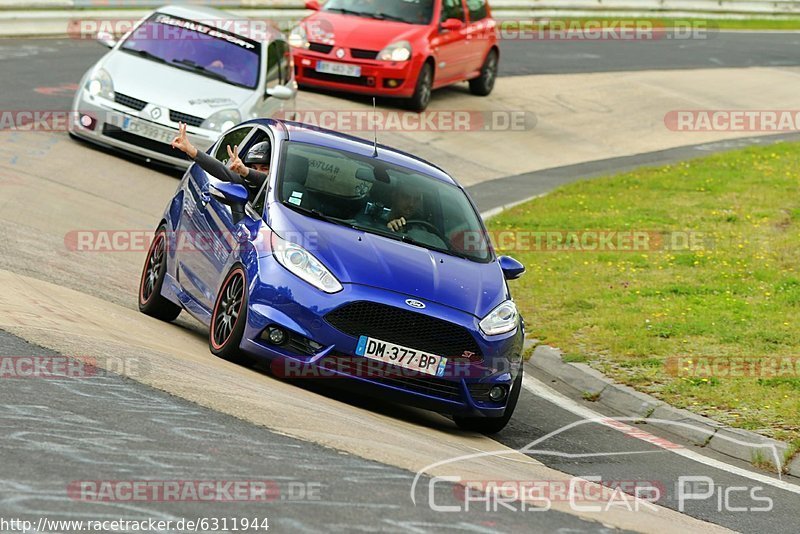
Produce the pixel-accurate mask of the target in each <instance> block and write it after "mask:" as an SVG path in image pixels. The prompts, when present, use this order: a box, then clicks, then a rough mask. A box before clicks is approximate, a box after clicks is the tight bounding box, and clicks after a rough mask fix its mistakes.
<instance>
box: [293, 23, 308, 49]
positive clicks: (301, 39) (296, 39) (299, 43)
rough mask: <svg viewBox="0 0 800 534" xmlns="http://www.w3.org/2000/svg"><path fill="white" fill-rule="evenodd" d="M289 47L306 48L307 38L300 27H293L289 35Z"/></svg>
mask: <svg viewBox="0 0 800 534" xmlns="http://www.w3.org/2000/svg"><path fill="white" fill-rule="evenodd" d="M288 41H289V46H293V47H294V48H308V37H307V36H306V30H305V28H303V27H302V26H295V27H294V28H293V29H292V31H291V33H290V34H289V39H288Z"/></svg>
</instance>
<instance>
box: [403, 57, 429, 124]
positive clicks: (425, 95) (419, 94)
mask: <svg viewBox="0 0 800 534" xmlns="http://www.w3.org/2000/svg"><path fill="white" fill-rule="evenodd" d="M432 91H433V67H432V66H431V64H430V63H425V64H424V65H423V66H422V68H421V69H420V71H419V77H418V78H417V85H416V87H415V89H414V96H412V97H411V98H409V99H408V102H407V105H406V107H408V109H409V110H411V111H416V112H418V113H419V112H422V111H425V108H427V107H428V104H429V103H430V101H431V92H432Z"/></svg>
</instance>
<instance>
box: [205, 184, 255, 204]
mask: <svg viewBox="0 0 800 534" xmlns="http://www.w3.org/2000/svg"><path fill="white" fill-rule="evenodd" d="M211 196H213V197H214V198H216V199H217V200H219V201H220V202H222V203H223V204H225V205H227V206H244V205H245V204H247V199H248V196H247V188H246V187H245V186H243V185H242V184H232V183H230V182H222V183H218V184H211Z"/></svg>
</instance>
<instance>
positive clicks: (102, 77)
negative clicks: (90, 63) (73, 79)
mask: <svg viewBox="0 0 800 534" xmlns="http://www.w3.org/2000/svg"><path fill="white" fill-rule="evenodd" d="M85 89H86V92H88V93H89V94H90V95H92V96H101V97H103V98H106V99H108V100H114V83H113V82H112V81H111V75H110V74H109V73H108V71H106V70H105V69H97V70H95V71H94V72H93V73H92V75H91V76H89V79H88V80H86V86H85Z"/></svg>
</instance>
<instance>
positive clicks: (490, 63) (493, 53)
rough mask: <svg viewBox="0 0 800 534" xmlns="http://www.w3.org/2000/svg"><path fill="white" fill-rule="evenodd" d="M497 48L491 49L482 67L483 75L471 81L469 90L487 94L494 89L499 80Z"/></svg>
mask: <svg viewBox="0 0 800 534" xmlns="http://www.w3.org/2000/svg"><path fill="white" fill-rule="evenodd" d="M497 58H498V56H497V50H494V49H492V50H490V51H489V55H487V56H486V60H485V61H484V62H483V66H482V67H481V75H480V76H478V77H477V78H474V79H472V80H470V81H469V92H470V93H472V94H473V95H477V96H487V95H489V93H491V92H492V89H494V82H495V80H497Z"/></svg>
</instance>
